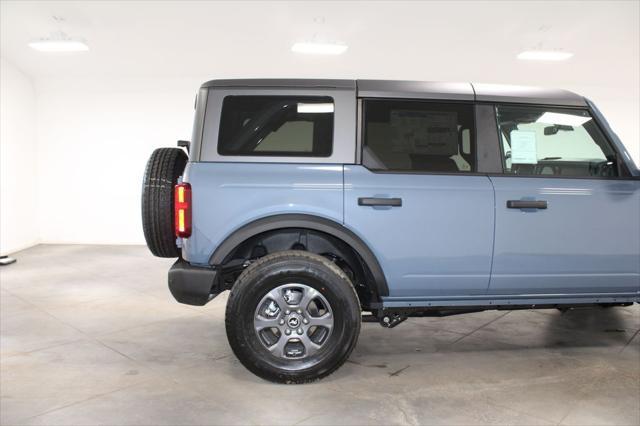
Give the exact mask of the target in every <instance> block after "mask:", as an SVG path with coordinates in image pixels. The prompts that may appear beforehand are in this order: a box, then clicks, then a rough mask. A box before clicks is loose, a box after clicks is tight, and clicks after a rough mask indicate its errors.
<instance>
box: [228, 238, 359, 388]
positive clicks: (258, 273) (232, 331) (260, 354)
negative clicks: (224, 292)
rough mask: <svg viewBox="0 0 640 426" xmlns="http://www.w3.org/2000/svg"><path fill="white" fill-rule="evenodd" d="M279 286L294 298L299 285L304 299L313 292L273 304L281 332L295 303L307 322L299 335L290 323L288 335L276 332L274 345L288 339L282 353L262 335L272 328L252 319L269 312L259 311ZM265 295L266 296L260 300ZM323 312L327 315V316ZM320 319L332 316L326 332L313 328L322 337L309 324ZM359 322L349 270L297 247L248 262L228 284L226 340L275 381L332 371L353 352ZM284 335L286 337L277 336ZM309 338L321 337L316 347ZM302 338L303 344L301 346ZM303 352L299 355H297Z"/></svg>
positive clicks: (320, 375)
mask: <svg viewBox="0 0 640 426" xmlns="http://www.w3.org/2000/svg"><path fill="white" fill-rule="evenodd" d="M283 287H284V292H285V298H286V297H287V296H286V293H287V291H289V290H290V291H291V293H290V295H289V297H290V299H291V300H293V299H295V297H298V296H297V294H298V293H297V290H298V289H303V290H304V291H303V293H302V296H301V297H302V298H303V299H304V297H305V296H309V295H314V294H315V295H316V296H315V298H314V299H313V301H312V303H308V304H307V306H306V307H304V302H302V301H300V302H299V303H297V304H296V303H293V304H289V302H284V301H283V300H280V301H279V302H278V303H277V305H278V307H280V306H279V305H281V304H283V305H284V306H282V307H280V310H279V314H277V315H276V316H274V317H273V318H272V319H268V320H269V321H284V323H285V325H284V326H278V327H280V328H285V330H284V332H286V328H288V327H289V324H290V323H291V321H292V317H293V316H295V315H296V313H297V312H300V311H299V310H297V309H296V306H297V307H304V309H303V310H302V312H303V314H302V315H301V316H299V318H300V323H301V322H302V321H305V320H306V321H307V322H305V323H304V324H308V325H306V326H304V325H301V328H302V327H307V328H305V330H304V332H303V333H302V335H300V336H299V335H298V331H299V330H301V328H299V329H295V328H294V327H293V326H292V327H291V330H290V331H291V332H292V333H291V335H288V336H287V335H285V334H284V332H280V334H279V338H278V339H277V343H275V344H274V345H273V346H272V348H279V347H280V343H282V342H288V343H287V344H286V346H284V347H283V348H284V351H283V352H284V355H283V354H280V356H278V355H277V354H278V349H275V350H271V349H270V348H268V346H269V345H268V344H266V343H265V340H266V339H265V338H264V337H265V334H261V333H267V334H269V335H272V334H274V333H273V330H275V329H276V327H273V328H265V329H263V330H262V331H258V330H257V328H256V327H257V326H256V323H255V322H254V321H257V320H258V318H259V315H262V314H263V313H266V312H267V310H264V312H263V309H262V307H267V308H269V304H270V302H269V301H270V300H272V299H270V298H269V297H270V296H269V295H272V294H281V293H280V292H281V291H282V290H283ZM305 289H306V290H305ZM291 295H293V296H291ZM309 297H311V296H309ZM265 299H266V300H267V301H266V302H264V303H263V301H264V300H265ZM273 300H275V298H274V299H273ZM325 303H328V307H326V309H325V310H324V312H325V313H324V314H323V315H322V316H317V317H315V316H312V311H321V310H319V309H317V308H318V306H322V305H323V304H325ZM267 308H265V309H267ZM288 308H290V311H291V314H290V315H289V316H287V315H285V314H286V312H287V311H288V310H289V309H288ZM327 312H328V313H329V314H330V315H328V316H327ZM260 318H262V317H261V316H260ZM265 318H266V317H265ZM322 321H324V322H327V323H328V321H331V322H332V326H331V329H330V330H328V331H327V329H325V328H323V327H322V326H317V327H316V328H315V331H316V332H319V333H320V337H321V338H322V337H323V336H324V340H319V339H317V337H316V332H314V328H313V327H314V326H313V324H314V323H319V322H322ZM360 322H361V311H360V302H359V300H358V296H357V294H356V292H355V289H354V287H353V285H352V283H351V281H350V280H349V278H348V277H347V275H346V274H345V273H344V272H343V271H342V270H341V269H340V268H339V267H338V266H336V265H335V264H334V263H333V262H331V261H330V260H328V259H326V258H324V257H322V256H320V255H317V254H313V253H308V252H305V251H298V250H291V251H283V252H278V253H273V254H270V255H267V256H264V257H262V258H260V259H259V260H257V261H255V262H254V263H252V264H251V265H250V266H249V267H247V268H246V269H245V270H244V271H243V272H242V274H241V275H240V276H239V277H238V279H237V281H236V282H235V284H234V286H233V287H232V289H231V293H230V295H229V299H228V302H227V310H226V316H225V324H226V330H227V339H228V340H229V344H230V345H231V349H232V350H233V353H234V354H235V355H236V357H237V358H238V359H239V360H240V362H241V363H242V364H243V365H244V366H245V367H246V368H247V369H248V370H250V371H251V372H253V373H254V374H256V375H257V376H259V377H262V378H263V379H266V380H269V381H272V382H278V383H308V382H312V381H315V380H318V379H321V378H323V377H326V376H328V375H329V374H331V373H333V372H334V371H335V370H337V369H338V368H339V367H340V366H341V365H342V364H343V363H344V362H345V361H346V360H347V358H348V357H349V355H350V354H351V351H353V348H354V347H355V345H356V342H357V340H358V335H359V333H360ZM274 324H275V322H274ZM265 330H266V331H265ZM278 331H279V329H278ZM327 332H328V334H325V333H327ZM282 338H284V339H285V340H280V339H282ZM313 339H316V340H317V342H316V343H319V342H321V344H320V345H319V348H318V345H316V344H315V343H314V342H311V343H310V342H309V340H313ZM296 340H298V342H296ZM303 341H306V344H304V345H303V346H304V349H301V348H300V344H302V342H303ZM312 343H313V344H312ZM307 346H308V347H309V349H307ZM301 351H302V352H303V355H299V353H300V352H301ZM312 351H316V352H312ZM292 354H293V355H292Z"/></svg>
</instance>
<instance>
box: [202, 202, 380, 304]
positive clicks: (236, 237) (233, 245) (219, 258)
mask: <svg viewBox="0 0 640 426" xmlns="http://www.w3.org/2000/svg"><path fill="white" fill-rule="evenodd" d="M286 229H303V230H309V231H315V232H318V233H321V234H326V235H328V236H330V237H333V238H335V239H337V240H339V241H341V242H342V243H344V244H346V245H347V246H349V247H350V248H351V249H352V250H353V251H354V252H355V253H356V254H357V255H358V256H359V257H360V259H361V261H362V263H363V264H364V266H366V268H367V269H368V270H369V272H370V274H371V278H372V280H373V282H372V283H371V285H372V287H373V288H372V290H374V291H375V293H376V296H377V297H378V298H380V297H381V296H388V295H389V288H388V286H387V280H386V278H385V275H384V271H383V270H382V267H381V266H380V263H379V262H378V259H377V257H376V256H375V254H374V253H373V251H372V250H371V249H370V248H369V246H368V245H367V244H366V243H365V242H364V241H363V240H362V239H361V238H360V237H359V236H357V235H356V234H355V233H354V232H352V231H351V230H349V229H347V228H345V227H344V226H343V225H341V224H340V223H338V222H335V221H333V220H330V219H326V218H323V217H319V216H314V215H308V214H279V215H273V216H267V217H264V218H261V219H257V220H255V221H253V222H250V223H248V224H245V225H243V226H242V227H240V228H238V229H236V230H235V231H234V232H232V233H231V234H230V235H229V236H228V237H227V238H225V240H224V241H223V242H222V243H221V244H220V245H219V246H218V247H217V248H216V250H215V251H214V252H213V254H212V255H211V257H210V259H209V264H210V265H212V266H214V267H222V266H224V265H225V263H226V262H228V261H229V260H230V259H229V257H230V256H231V255H232V254H233V253H234V252H235V251H236V249H238V248H239V247H240V246H241V245H242V244H243V243H245V242H246V241H249V240H250V239H252V238H254V237H257V236H259V235H261V234H265V233H268V232H271V231H278V230H286ZM378 301H379V300H378Z"/></svg>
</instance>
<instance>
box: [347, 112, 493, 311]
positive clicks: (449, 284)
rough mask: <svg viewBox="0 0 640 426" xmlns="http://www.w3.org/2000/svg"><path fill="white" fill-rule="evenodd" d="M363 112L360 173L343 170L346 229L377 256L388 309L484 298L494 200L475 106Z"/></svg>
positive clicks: (349, 168) (356, 168) (355, 168)
mask: <svg viewBox="0 0 640 426" xmlns="http://www.w3.org/2000/svg"><path fill="white" fill-rule="evenodd" d="M362 104H363V108H362V110H363V117H362V128H361V129H362V132H363V135H362V145H363V146H362V165H353V166H345V174H344V180H345V224H346V226H347V227H349V228H350V229H352V230H353V231H354V232H356V233H357V234H358V235H359V236H360V237H361V238H362V239H363V240H364V241H365V242H367V243H368V245H369V247H370V248H371V249H372V250H373V251H374V253H375V254H376V256H377V258H378V260H379V262H380V263H381V266H382V268H383V270H384V273H385V276H386V279H387V282H388V284H389V296H390V297H389V301H393V300H397V301H402V300H404V301H406V300H416V301H417V300H420V299H423V300H424V299H430V298H431V299H438V298H447V297H452V296H460V295H481V294H485V293H486V291H487V287H488V283H489V275H490V270H491V256H492V249H493V225H494V222H493V221H494V198H493V197H494V194H493V188H492V185H491V182H490V180H489V178H488V177H487V176H485V175H481V174H478V173H476V170H477V165H476V143H475V139H476V137H475V134H474V132H475V126H474V107H473V104H472V103H465V102H439V101H418V100H391V99H365V100H363V102H362Z"/></svg>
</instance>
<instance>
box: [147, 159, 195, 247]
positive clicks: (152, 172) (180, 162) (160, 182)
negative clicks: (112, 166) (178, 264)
mask: <svg viewBox="0 0 640 426" xmlns="http://www.w3.org/2000/svg"><path fill="white" fill-rule="evenodd" d="M187 160H188V158H187V155H186V154H185V152H184V151H183V150H181V149H178V148H158V149H156V150H155V151H153V153H152V154H151V157H150V158H149V161H148V162H147V167H146V168H145V171H144V179H143V184H142V228H143V231H144V239H145V240H146V241H147V247H149V250H151V253H153V254H154V255H155V256H158V257H179V256H180V251H179V250H178V247H176V236H175V230H174V212H173V205H174V200H173V188H174V187H175V185H176V183H177V182H178V178H179V177H180V175H182V173H183V172H184V168H185V166H186V164H187Z"/></svg>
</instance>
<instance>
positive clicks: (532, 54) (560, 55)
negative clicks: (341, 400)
mask: <svg viewBox="0 0 640 426" xmlns="http://www.w3.org/2000/svg"><path fill="white" fill-rule="evenodd" d="M572 56H573V53H570V52H563V51H561V50H525V51H524V52H520V53H519V54H518V56H517V58H518V59H522V60H525V61H566V60H567V59H569V58H570V57H572Z"/></svg>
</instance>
